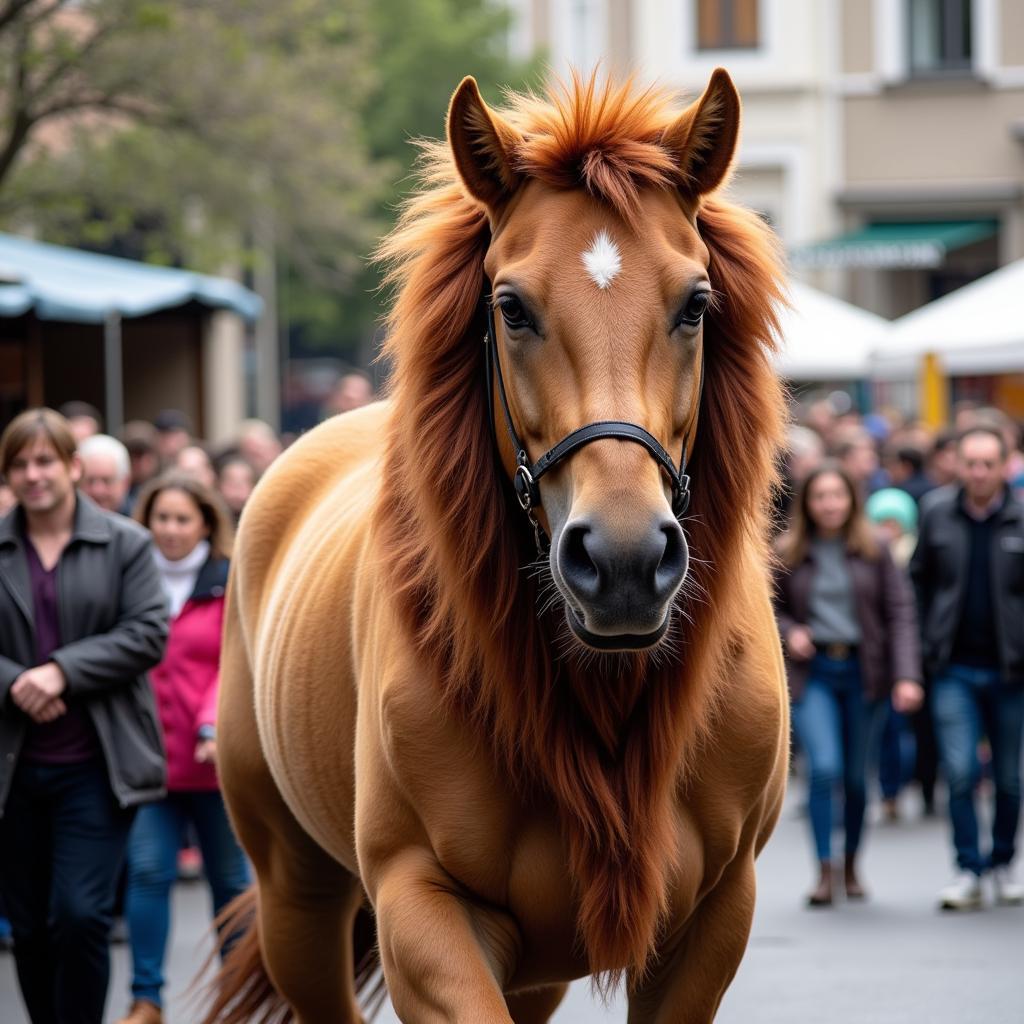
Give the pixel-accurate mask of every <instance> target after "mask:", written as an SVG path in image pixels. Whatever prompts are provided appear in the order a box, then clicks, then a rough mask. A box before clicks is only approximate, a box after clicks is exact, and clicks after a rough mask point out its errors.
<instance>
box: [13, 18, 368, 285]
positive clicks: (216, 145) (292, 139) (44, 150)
mask: <svg viewBox="0 0 1024 1024" xmlns="http://www.w3.org/2000/svg"><path fill="white" fill-rule="evenodd" d="M368 49H369V38H368V28H367V24H366V12H365V9H364V7H363V4H362V0H347V2H346V3H345V4H344V5H339V4H338V3H336V2H334V0H288V2H287V3H282V2H281V0H79V2H77V3H70V2H66V0H2V2H0V67H2V68H3V69H4V71H3V72H0V73H3V74H5V75H6V77H5V79H4V80H3V82H2V85H0V101H2V108H3V110H2V115H0V219H2V221H3V223H4V224H5V225H7V226H19V225H31V226H32V227H33V228H34V229H35V230H37V231H38V232H39V233H40V234H42V235H43V236H44V237H48V238H51V239H53V240H55V241H70V242H75V243H78V244H81V243H83V242H85V243H90V242H91V243H93V244H94V245H97V246H103V247H108V246H110V245H111V244H112V243H114V242H117V243H119V244H120V245H121V246H122V247H124V246H126V245H127V247H128V248H129V249H134V250H137V251H133V252H131V253H130V254H131V255H138V256H142V257H145V258H148V259H155V260H164V261H187V262H188V263H189V264H190V265H193V266H199V267H202V268H207V269H220V268H221V267H222V266H223V265H224V263H225V261H232V260H233V261H236V262H237V261H238V260H239V259H240V258H243V257H248V256H252V249H251V247H250V246H249V245H248V244H247V243H248V242H249V240H250V238H251V234H252V231H253V228H254V226H255V225H256V224H257V222H259V221H260V220H266V219H267V218H270V219H271V220H272V222H273V227H274V237H275V243H276V245H277V246H279V248H280V250H281V251H282V253H284V254H286V256H287V259H288V261H289V265H291V266H293V267H296V268H297V270H298V272H299V273H301V275H302V276H303V278H304V279H305V280H308V281H311V282H316V283H317V284H318V285H319V286H331V287H340V286H341V285H343V284H344V283H345V282H346V281H347V280H349V279H350V278H351V276H352V274H353V273H354V272H356V271H357V270H358V269H359V268H358V262H357V260H356V257H355V254H356V253H358V252H360V251H364V250H365V248H366V246H367V245H368V244H369V240H370V239H371V238H373V237H375V236H376V235H377V234H378V232H379V225H378V224H377V223H376V219H375V218H376V201H377V195H378V192H379V190H380V184H379V183H380V181H381V179H382V177H383V176H384V175H385V174H387V168H386V167H383V166H378V165H377V164H375V162H374V161H373V159H372V158H370V156H369V155H368V153H367V149H366V146H365V145H364V143H363V141H362V130H361V126H360V123H359V120H358V116H357V111H358V110H359V109H360V106H361V104H362V103H363V102H364V100H365V97H366V96H367V95H368V92H369V91H370V90H371V89H373V87H374V74H373V69H372V67H371V66H370V64H369V63H368V61H367V53H368Z"/></svg>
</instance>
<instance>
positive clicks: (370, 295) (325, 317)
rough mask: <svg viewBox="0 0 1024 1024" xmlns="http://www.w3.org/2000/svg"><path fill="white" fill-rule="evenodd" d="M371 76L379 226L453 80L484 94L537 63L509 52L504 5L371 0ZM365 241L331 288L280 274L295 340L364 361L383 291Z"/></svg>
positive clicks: (369, 129)
mask: <svg viewBox="0 0 1024 1024" xmlns="http://www.w3.org/2000/svg"><path fill="white" fill-rule="evenodd" d="M367 26H368V30H369V36H370V39H371V42H372V47H373V49H372V55H371V59H372V63H373V66H374V69H375V77H374V80H373V82H372V84H371V86H370V88H369V89H368V90H367V92H366V94H365V96H364V97H363V100H362V103H361V106H360V119H361V121H362V124H363V130H364V138H365V140H366V145H367V149H368V153H369V156H370V158H371V159H372V160H374V161H375V162H376V163H377V165H378V166H386V167H390V168H392V170H391V173H390V174H389V176H388V178H387V179H386V181H385V182H384V183H383V184H384V189H383V191H382V194H381V196H380V198H379V201H378V205H377V220H378V222H379V223H380V224H381V225H382V230H381V233H383V231H384V230H386V229H388V228H390V226H391V225H392V224H393V223H394V217H395V211H396V207H397V204H398V202H399V200H400V198H401V196H402V195H403V194H404V193H405V192H407V191H409V189H410V188H412V186H413V167H414V163H415V160H416V157H417V154H418V150H417V148H416V146H415V145H414V140H416V139H417V138H424V137H428V138H437V137H439V136H441V135H443V133H444V116H445V113H446V111H447V109H448V101H449V99H450V98H451V95H452V93H453V92H454V90H455V87H456V86H457V85H458V84H459V82H460V81H461V80H462V78H463V77H464V76H465V75H473V76H475V77H476V79H477V81H478V82H479V83H480V86H481V88H482V89H483V91H484V94H485V96H486V97H487V99H488V100H490V101H493V102H497V101H498V100H500V98H501V92H502V89H503V88H504V87H506V86H508V87H513V88H517V87H521V86H523V85H524V84H525V83H527V82H528V81H530V80H531V79H534V78H536V77H537V66H536V65H535V64H523V63H520V62H516V61H514V60H512V59H511V58H510V57H509V55H508V45H507V38H508V28H509V12H508V10H507V9H506V8H504V7H502V6H501V5H500V4H499V3H495V2H493V0H375V2H374V3H373V4H371V6H370V7H369V9H368V11H367ZM371 251H372V246H368V247H366V248H365V249H364V250H362V251H361V253H360V259H361V261H362V264H363V270H362V272H361V273H360V274H358V275H356V276H354V277H353V278H352V280H351V281H350V282H349V283H348V284H347V285H345V286H343V288H342V289H341V290H339V291H334V292H325V291H324V290H322V289H319V288H311V287H310V286H309V283H308V281H305V280H303V278H302V276H301V274H290V275H289V276H288V291H289V295H290V302H289V306H290V310H289V320H290V325H291V328H292V338H293V348H294V349H295V350H298V351H305V352H307V353H312V352H316V351H325V350H329V351H334V352H340V353H342V354H345V355H346V356H347V357H348V358H349V359H350V360H351V361H353V362H357V363H365V361H366V360H367V358H368V357H369V356H371V355H372V354H373V352H372V348H373V344H372V342H373V339H374V336H375V328H376V325H377V324H378V322H379V320H380V317H381V314H382V312H383V304H384V302H385V301H386V297H385V296H382V295H381V294H380V292H379V275H378V274H377V271H376V269H375V268H374V267H372V266H370V265H369V262H368V261H369V257H370V253H371Z"/></svg>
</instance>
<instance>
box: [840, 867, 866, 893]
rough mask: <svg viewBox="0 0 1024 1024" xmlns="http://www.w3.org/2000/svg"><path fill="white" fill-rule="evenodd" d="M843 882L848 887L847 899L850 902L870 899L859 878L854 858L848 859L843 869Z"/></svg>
mask: <svg viewBox="0 0 1024 1024" xmlns="http://www.w3.org/2000/svg"><path fill="white" fill-rule="evenodd" d="M843 882H844V884H845V886H846V898H847V899H848V900H866V899H867V898H868V894H867V893H866V892H865V891H864V886H863V885H861V884H860V879H859V878H857V868H856V865H855V864H854V859H853V857H847V858H846V864H845V866H844V869H843Z"/></svg>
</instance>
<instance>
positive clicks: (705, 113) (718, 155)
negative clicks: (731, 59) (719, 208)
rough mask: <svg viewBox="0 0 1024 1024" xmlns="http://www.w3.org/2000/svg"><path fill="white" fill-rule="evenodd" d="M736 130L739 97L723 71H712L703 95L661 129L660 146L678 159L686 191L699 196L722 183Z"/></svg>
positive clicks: (731, 152) (734, 148) (738, 119)
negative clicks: (690, 190) (666, 126)
mask: <svg viewBox="0 0 1024 1024" xmlns="http://www.w3.org/2000/svg"><path fill="white" fill-rule="evenodd" d="M739 131H740V97H739V94H738V93H737V92H736V86H734V85H733V84H732V79H731V78H730V77H729V73H728V72H727V71H726V70H725V68H716V69H715V71H714V73H713V74H712V75H711V81H710V82H708V87H707V88H706V89H705V90H704V95H703V96H701V98H700V99H699V100H697V101H696V102H695V103H692V104H691V105H690V106H689V107H687V108H686V110H684V111H683V112H682V114H680V115H679V117H678V118H677V119H676V120H675V121H674V122H673V123H672V124H670V125H669V126H668V128H666V129H665V131H664V133H663V134H662V137H661V144H662V146H663V147H664V148H665V149H667V150H668V151H669V152H670V153H672V154H674V155H675V157H676V159H678V161H679V169H680V170H681V171H682V173H683V176H684V179H685V181H686V185H687V188H689V189H692V191H693V193H694V195H697V196H702V195H704V193H706V192H711V191H712V190H713V189H716V188H717V187H718V186H719V185H721V184H722V182H723V181H724V180H725V177H726V175H727V174H728V172H729V166H730V164H731V163H732V158H733V154H734V153H735V152H736V141H737V139H738V138H739Z"/></svg>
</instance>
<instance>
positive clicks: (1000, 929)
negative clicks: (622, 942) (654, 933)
mask: <svg viewBox="0 0 1024 1024" xmlns="http://www.w3.org/2000/svg"><path fill="white" fill-rule="evenodd" d="M795 796H796V793H795V792H794V794H793V799H791V806H790V807H789V808H787V810H786V813H785V815H784V817H783V820H782V821H781V822H780V825H779V828H778V830H777V832H776V834H775V837H774V838H773V840H772V842H771V843H770V844H769V846H768V849H767V850H766V851H765V853H764V855H763V857H762V858H761V861H760V870H759V877H760V893H759V902H758V911H757V919H756V921H755V924H754V933H753V937H752V940H751V943H750V947H749V949H748V951H747V956H746V959H745V960H744V962H743V965H742V967H741V968H740V972H739V975H738V977H737V978H736V981H735V982H734V983H733V986H732V988H731V989H730V990H729V993H728V995H727V996H726V999H725V1002H724V1004H723V1006H722V1010H721V1013H720V1014H719V1016H718V1022H719V1024H774V1022H780V1024H781V1022H786V1024H794V1022H808V1024H819V1022H828V1024H865V1022H869V1024H921V1022H927V1024H975V1022H977V1024H1015V1022H1019V1021H1022V1020H1024V985H1022V980H1021V979H1022V974H1021V963H1022V959H1021V957H1022V951H1024V908H1022V909H1006V908H1000V909H995V908H992V909H987V910H985V911H984V912H982V913H975V914H966V915H943V914H940V913H939V912H938V911H937V910H935V909H934V907H935V903H934V896H935V891H936V890H937V889H938V888H939V887H940V886H941V885H942V884H943V883H944V882H945V881H946V880H947V874H948V868H949V865H948V855H947V839H946V826H945V824H944V823H943V822H935V821H931V822H919V821H916V820H913V815H911V819H912V820H910V821H907V822H905V823H903V824H900V825H896V826H891V825H878V826H876V827H874V828H873V829H872V830H871V832H870V835H869V845H868V848H867V850H866V853H865V864H864V874H865V880H866V881H867V882H868V883H869V884H870V886H871V891H872V894H873V899H872V901H871V902H870V903H868V904H866V905H863V906H842V905H840V906H838V907H836V908H834V909H832V910H830V911H814V912H811V911H807V910H804V909H803V907H802V906H801V896H802V894H803V891H804V889H805V888H806V887H807V885H808V883H809V881H810V856H809V847H808V841H807V836H806V834H805V822H803V821H802V820H800V819H799V818H798V817H797V815H796V811H795ZM910 810H911V811H913V807H912V806H911V808H910ZM206 920H207V918H206V894H205V891H204V889H203V887H201V886H196V885H190V886H183V887H180V888H179V892H178V894H177V902H176V923H177V928H176V932H175V939H174V948H173V952H172V958H171V974H170V976H171V979H172V984H171V994H172V999H171V1012H170V1014H169V1021H170V1024H190V1022H192V1021H193V1020H194V1019H195V1016H194V1014H193V1013H191V1012H189V1010H188V1008H187V1007H188V1004H187V1002H186V1001H185V1000H184V998H183V997H182V993H183V992H184V990H185V989H186V988H187V987H188V985H189V984H190V982H191V980H192V977H193V974H194V971H195V969H196V967H197V965H198V964H199V962H200V955H201V954H200V953H199V952H198V948H199V946H200V945H201V936H202V934H203V929H204V927H205V924H206ZM114 960H115V965H114V979H113V983H112V985H111V995H110V999H109V1004H108V1017H107V1020H108V1021H109V1022H112V1021H114V1020H115V1019H116V1017H117V1014H118V1013H119V1012H121V1011H123V1009H124V1006H125V1004H126V999H127V986H128V957H127V952H126V950H125V949H124V948H123V947H122V948H119V949H118V950H117V951H116V953H115V958H114ZM554 1019H555V1021H556V1022H557V1024H604V1022H610V1021H624V1020H625V1008H624V1002H623V1001H621V1000H619V1001H616V1002H615V1003H613V1004H612V1005H611V1006H610V1007H608V1008H603V1007H601V1006H600V1005H599V1004H598V1003H595V1002H594V1001H593V1000H592V999H591V996H590V992H589V988H588V986H587V985H586V983H582V984H578V985H576V986H575V987H574V988H573V990H572V992H571V993H570V996H569V998H568V999H567V1000H566V1002H565V1003H564V1004H563V1006H562V1008H561V1009H560V1010H559V1012H558V1014H557V1015H556V1017H555V1018H554ZM26 1021H27V1018H26V1017H25V1015H24V1012H23V1010H22V1008H21V1004H20V1002H19V999H18V995H17V990H16V986H15V982H14V973H13V964H12V962H11V958H10V957H9V956H6V955H5V956H2V957H0V1022H2V1024H26ZM378 1021H380V1022H381V1024H396V1021H397V1018H396V1017H395V1016H394V1015H393V1014H392V1013H390V1011H388V1012H385V1013H382V1014H381V1015H380V1017H379V1018H378ZM324 1024H329V1022H324Z"/></svg>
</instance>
